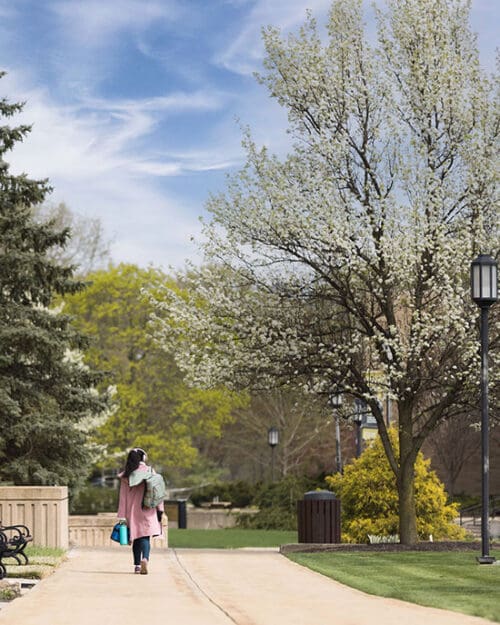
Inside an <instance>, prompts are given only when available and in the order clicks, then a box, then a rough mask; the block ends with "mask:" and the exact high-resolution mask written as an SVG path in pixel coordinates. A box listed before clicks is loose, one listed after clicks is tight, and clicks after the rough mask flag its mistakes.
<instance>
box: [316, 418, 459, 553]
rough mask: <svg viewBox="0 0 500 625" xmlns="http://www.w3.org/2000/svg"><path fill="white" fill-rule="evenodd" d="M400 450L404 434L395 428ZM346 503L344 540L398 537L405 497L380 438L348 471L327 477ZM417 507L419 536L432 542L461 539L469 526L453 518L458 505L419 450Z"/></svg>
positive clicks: (393, 433) (391, 432) (394, 440)
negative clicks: (450, 499) (400, 494)
mask: <svg viewBox="0 0 500 625" xmlns="http://www.w3.org/2000/svg"><path fill="white" fill-rule="evenodd" d="M388 434H389V437H390V439H391V443H392V445H394V448H395V449H396V450H397V449H398V437H397V433H396V431H395V430H394V429H391V430H389V432H388ZM326 482H327V484H328V486H329V488H330V489H331V490H333V491H334V492H335V494H336V495H337V496H338V497H340V499H341V503H342V540H343V541H344V542H354V543H365V542H368V536H369V535H375V536H385V537H389V536H393V535H396V534H398V531H399V499H398V489H397V484H396V478H395V476H394V472H393V471H392V470H391V467H390V464H389V461H388V460H387V456H386V454H385V451H384V446H383V445H382V441H381V439H380V437H379V436H377V438H376V439H375V440H374V441H373V443H372V444H371V445H370V446H369V447H368V448H367V449H366V450H365V451H364V452H363V453H362V454H361V456H360V457H359V458H357V459H356V460H354V461H353V462H352V463H350V464H348V465H346V467H345V469H344V473H343V474H341V473H336V474H335V475H332V476H327V477H326ZM415 506H416V512H417V532H418V537H419V538H420V539H422V540H427V539H428V538H429V536H430V535H432V537H433V538H434V539H435V540H445V539H449V540H458V539H463V538H464V536H465V533H464V530H463V529H462V528H460V527H458V526H457V525H455V523H454V522H453V520H454V519H455V518H456V517H457V515H458V510H457V505H456V504H450V505H448V504H447V495H446V492H445V490H444V486H443V484H442V483H441V482H440V480H439V479H438V477H437V475H436V473H435V472H434V471H431V469H430V460H426V459H424V456H423V454H422V453H419V454H418V456H417V460H416V462H415Z"/></svg>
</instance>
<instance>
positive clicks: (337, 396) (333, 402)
mask: <svg viewBox="0 0 500 625" xmlns="http://www.w3.org/2000/svg"><path fill="white" fill-rule="evenodd" d="M330 406H331V407H332V408H333V411H334V417H335V467H336V469H337V473H342V448H341V444H340V416H339V410H340V408H341V407H342V393H332V394H331V395H330Z"/></svg>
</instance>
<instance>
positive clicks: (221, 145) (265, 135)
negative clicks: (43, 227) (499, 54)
mask: <svg viewBox="0 0 500 625" xmlns="http://www.w3.org/2000/svg"><path fill="white" fill-rule="evenodd" d="M329 6H330V0H0V57H1V59H2V60H1V63H0V69H3V70H6V71H7V72H8V75H7V76H6V77H5V78H3V79H2V80H0V97H1V96H7V97H8V98H9V99H10V100H11V101H16V100H23V101H26V102H27V104H26V106H25V110H24V113H23V115H22V121H25V122H27V123H31V124H33V131H32V133H31V135H30V136H29V137H28V139H27V140H26V141H25V143H23V144H22V145H20V146H17V147H16V148H15V150H14V152H13V153H12V154H11V155H10V159H9V160H10V163H11V166H12V169H13V171H15V172H16V173H17V172H21V171H25V172H27V173H28V174H29V175H30V176H31V177H40V178H42V177H48V178H50V181H51V183H52V185H53V186H54V192H53V194H52V196H51V199H50V201H51V202H54V203H57V202H60V201H64V202H66V204H67V205H68V206H69V207H70V208H71V209H72V210H74V211H75V212H77V213H79V214H83V215H88V216H89V217H99V218H100V220H101V222H102V224H103V226H104V229H105V232H106V236H107V237H108V238H109V239H110V240H111V241H112V244H111V251H112V257H113V260H114V261H115V262H121V261H125V262H133V263H137V264H139V265H141V266H146V265H148V264H149V263H153V264H154V265H157V266H162V267H163V268H165V269H168V268H169V266H173V267H176V268H178V267H181V266H182V265H183V263H184V260H185V259H186V258H191V259H194V260H197V259H198V252H197V248H196V246H195V245H193V243H192V242H191V237H193V236H194V237H195V238H197V237H199V234H200V224H199V216H200V215H203V214H204V202H205V200H206V199H207V197H208V194H209V193H210V192H216V191H218V190H220V189H221V188H223V186H224V181H225V175H226V174H227V173H228V172H231V171H234V169H235V168H237V167H238V166H240V165H241V164H242V163H243V152H242V149H241V131H240V126H239V123H241V124H243V125H249V126H250V127H251V129H252V132H253V136H254V138H255V139H256V140H257V142H258V143H265V144H266V145H268V146H270V148H271V149H272V150H274V151H276V152H278V153H282V152H283V151H284V150H285V149H286V145H287V137H286V135H285V132H284V130H285V128H286V118H285V115H284V113H283V112H282V111H281V110H280V109H279V107H278V106H277V105H276V104H275V103H274V102H273V101H271V100H270V99H269V98H268V96H267V93H266V90H265V88H264V87H262V86H260V85H258V84H257V82H256V81H255V79H254V77H253V72H254V71H256V70H257V71H258V70H259V69H260V68H261V61H262V53H263V50H262V44H261V37H260V29H261V27H262V26H265V25H268V24H272V25H275V26H278V27H280V28H282V29H283V30H284V31H285V32H286V31H287V30H290V29H292V30H293V29H295V28H297V27H298V26H299V25H300V24H301V23H302V22H303V20H304V16H305V12H306V9H307V8H310V9H311V10H312V11H313V13H314V15H315V16H316V17H317V18H318V21H319V22H320V23H321V22H322V21H324V19H325V16H326V14H327V11H328V7H329ZM471 19H472V24H473V28H474V30H475V31H476V32H478V34H479V43H480V49H481V55H482V62H483V64H484V65H485V66H486V67H488V68H489V69H492V68H493V65H494V56H495V47H496V46H497V45H498V24H499V23H500V2H498V1H497V0H473V2H472V18H471ZM237 120H240V122H238V121H237ZM16 121H20V119H18V120H16Z"/></svg>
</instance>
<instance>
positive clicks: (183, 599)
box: [0, 548, 491, 625]
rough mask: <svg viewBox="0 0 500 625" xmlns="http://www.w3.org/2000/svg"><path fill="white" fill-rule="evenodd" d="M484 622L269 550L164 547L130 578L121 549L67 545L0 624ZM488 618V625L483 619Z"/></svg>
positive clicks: (5, 609) (0, 616)
mask: <svg viewBox="0 0 500 625" xmlns="http://www.w3.org/2000/svg"><path fill="white" fill-rule="evenodd" d="M94 623H99V624H100V625H136V623H144V624H147V625H156V624H158V625H160V624H161V625H163V624H165V623H176V624H178V625H235V624H236V625H481V624H483V625H485V624H486V623H490V622H489V621H485V620H484V619H479V618H474V617H469V616H464V615H461V614H457V613H453V612H447V611H445V610H436V609H433V608H423V607H420V606H415V605H412V604H409V603H404V602H402V601H397V600H394V599H383V598H380V597H373V596H371V595H367V594H364V593H362V592H359V591H357V590H353V589H351V588H348V587H346V586H342V585H341V584H339V583H337V582H334V581H332V580H330V579H328V578H326V577H324V576H322V575H320V574H318V573H314V572H312V571H309V570H307V569H305V568H302V567H301V566H299V565H297V564H295V563H293V562H290V561H289V560H287V559H286V558H285V557H284V556H282V555H280V554H279V553H277V552H276V551H270V550H187V549H176V550H172V549H169V550H165V551H156V552H154V553H153V554H152V560H151V564H150V573H149V575H134V574H133V573H132V566H131V554H130V550H129V549H128V548H110V549H75V550H73V551H71V552H70V555H69V558H68V560H67V561H66V562H65V563H64V564H62V565H61V566H60V567H59V569H58V570H57V571H56V572H55V573H54V574H53V575H52V576H50V577H49V578H47V579H45V580H43V581H41V582H40V583H39V584H37V586H36V587H35V588H34V589H33V590H30V591H29V592H28V593H27V594H26V595H25V596H23V597H21V598H19V599H16V600H14V601H13V602H12V603H10V604H2V607H1V609H0V625H93V624H94ZM490 625H491V624H490Z"/></svg>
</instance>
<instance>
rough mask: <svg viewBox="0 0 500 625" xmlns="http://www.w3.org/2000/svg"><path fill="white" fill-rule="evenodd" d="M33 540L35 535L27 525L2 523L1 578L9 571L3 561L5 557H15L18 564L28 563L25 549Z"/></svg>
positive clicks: (0, 527)
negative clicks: (3, 524) (32, 534)
mask: <svg viewBox="0 0 500 625" xmlns="http://www.w3.org/2000/svg"><path fill="white" fill-rule="evenodd" d="M32 540H33V536H31V534H30V531H29V529H28V528H27V527H26V525H9V526H7V527H3V526H2V525H0V579H3V578H4V577H5V575H6V573H7V571H6V569H5V564H4V563H3V560H4V559H5V558H14V560H15V561H16V562H17V563H18V564H28V556H27V555H26V554H25V553H24V550H25V548H26V545H27V544H28V543H29V542H31V541H32Z"/></svg>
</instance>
